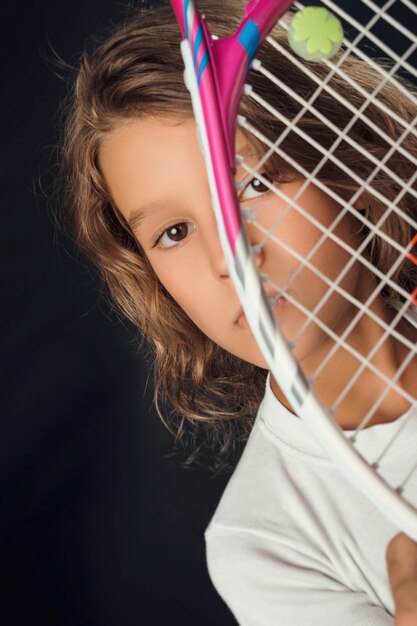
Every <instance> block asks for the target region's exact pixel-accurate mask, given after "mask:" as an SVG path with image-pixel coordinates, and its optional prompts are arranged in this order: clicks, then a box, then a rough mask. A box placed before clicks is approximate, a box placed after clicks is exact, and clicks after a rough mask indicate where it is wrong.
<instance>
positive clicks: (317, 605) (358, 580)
mask: <svg viewBox="0 0 417 626" xmlns="http://www.w3.org/2000/svg"><path fill="white" fill-rule="evenodd" d="M410 415H411V418H410V419H407V418H409V416H410ZM405 421H406V424H405V425H404V422H405ZM403 425H404V428H403V430H402V431H401V433H400V435H399V437H398V439H397V440H396V442H395V444H393V446H392V448H391V449H390V450H389V452H388V453H387V457H386V467H385V470H384V471H385V475H386V477H387V478H388V477H389V478H390V480H392V481H393V483H396V484H400V482H401V480H402V478H403V476H404V474H405V472H406V471H407V469H408V470H409V469H410V468H411V466H412V463H413V461H414V462H415V460H416V456H417V455H416V448H417V411H416V410H415V409H414V410H413V411H409V412H408V413H407V414H405V415H403V416H402V417H400V418H399V419H398V420H396V421H395V422H391V423H389V424H378V425H376V426H371V427H370V428H367V429H365V430H364V431H363V433H362V435H361V439H360V449H361V451H363V452H364V453H366V452H369V451H373V452H374V453H377V451H378V450H382V448H383V446H384V443H385V442H386V441H387V440H389V439H390V438H391V437H392V434H393V432H397V429H399V428H401V427H402V426H403ZM367 458H369V457H367ZM407 494H408V497H411V499H412V501H413V502H414V503H416V504H417V476H416V475H415V474H414V476H413V478H412V479H411V480H410V482H409V483H408V488H407ZM410 494H411V495H410ZM397 532H398V530H397V529H396V528H395V527H394V526H393V524H392V523H391V522H390V521H388V520H387V519H386V518H385V517H384V516H383V515H382V514H381V513H380V512H379V510H378V509H377V508H376V507H375V506H374V505H373V504H372V503H371V502H370V501H369V500H368V499H367V498H366V497H365V496H364V495H363V494H362V493H361V492H360V491H359V490H358V489H356V487H354V486H353V485H352V484H351V483H350V481H348V479H347V478H345V476H344V475H343V474H342V473H341V472H340V470H339V469H338V468H337V467H336V466H335V465H334V464H333V462H332V461H330V459H329V458H328V457H327V455H326V453H325V452H323V450H322V449H321V447H320V445H319V444H318V443H317V442H316V440H315V438H314V436H313V435H312V434H311V432H310V431H309V429H308V428H307V426H306V425H305V424H304V422H302V421H301V420H300V419H299V418H298V417H296V416H295V415H293V414H292V413H291V412H290V411H288V410H287V409H286V408H285V407H284V406H283V405H282V404H281V403H280V402H279V401H278V400H277V398H276V397H275V395H274V394H273V392H272V390H271V388H270V384H269V377H268V379H267V384H266V392H265V397H264V399H263V400H262V403H261V405H260V408H259V411H258V414H257V417H256V420H255V424H254V427H253V430H252V432H251V434H250V437H249V439H248V442H247V444H246V447H245V450H244V452H243V455H242V457H241V459H240V461H239V463H238V465H237V467H236V469H235V471H234V473H233V475H232V477H231V479H230V481H229V483H228V485H227V487H226V489H225V491H224V493H223V495H222V498H221V500H220V503H219V505H218V507H217V509H216V512H215V514H214V516H213V518H212V520H211V521H210V524H209V526H208V528H207V530H206V533H205V539H206V549H207V564H208V569H209V574H210V577H211V579H212V582H213V584H214V586H215V588H216V589H217V591H218V593H219V594H220V596H221V597H222V598H223V600H224V601H225V603H226V604H227V605H228V607H229V608H230V610H231V611H232V613H233V615H234V616H235V618H236V620H237V621H238V623H239V624H240V625H241V626H392V625H393V623H394V619H393V617H392V615H393V612H394V604H393V598H392V595H391V591H390V587H389V584H388V577H387V569H386V563H385V551H386V547H387V544H388V542H389V540H390V539H391V538H392V537H393V536H394V535H395V534H396V533H397Z"/></svg>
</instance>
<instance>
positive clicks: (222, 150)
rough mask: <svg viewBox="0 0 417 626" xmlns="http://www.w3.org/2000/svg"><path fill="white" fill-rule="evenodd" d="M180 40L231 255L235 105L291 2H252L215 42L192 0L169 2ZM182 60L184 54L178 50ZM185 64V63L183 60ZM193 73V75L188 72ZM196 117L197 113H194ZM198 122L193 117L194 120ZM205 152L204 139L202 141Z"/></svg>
mask: <svg viewBox="0 0 417 626" xmlns="http://www.w3.org/2000/svg"><path fill="white" fill-rule="evenodd" d="M171 5H172V7H173V9H174V11H175V13H176V16H177V19H178V23H179V25H180V27H181V31H182V35H183V38H184V40H186V41H188V44H189V50H190V52H191V54H192V62H193V63H192V65H193V67H189V65H190V60H188V67H187V68H186V72H188V81H187V82H188V87H189V89H190V91H192V87H193V84H195V82H196V84H197V88H198V92H199V96H200V103H201V107H202V113H203V115H204V122H205V129H206V133H207V143H208V146H206V148H208V150H209V152H210V157H211V162H212V166H213V175H214V179H215V183H216V188H217V190H218V194H219V198H218V199H219V205H220V209H221V212H222V214H223V221H224V226H225V231H226V236H227V240H228V243H229V246H230V249H231V252H232V254H233V256H234V254H235V248H236V241H237V239H238V237H239V234H240V232H241V229H242V225H241V219H240V210H239V205H238V203H237V199H236V194H235V188H234V180H233V175H234V173H235V149H234V146H235V134H236V125H237V114H238V107H239V101H240V99H241V97H242V91H243V87H244V84H245V80H246V76H247V73H248V70H249V68H250V64H251V62H252V60H253V57H254V54H255V52H256V50H257V49H258V47H259V45H260V44H261V43H262V41H263V40H264V38H265V37H266V35H267V34H268V32H269V31H270V29H271V28H272V26H273V25H274V24H275V22H276V21H277V20H278V18H279V17H280V16H281V15H283V13H285V11H286V10H287V9H288V8H289V7H290V6H291V5H292V0H262V1H260V0H252V1H251V2H249V3H248V4H247V6H246V9H245V13H244V16H243V21H242V23H241V25H240V26H239V28H238V29H237V31H236V32H235V33H234V34H233V35H232V36H231V37H227V38H224V39H214V38H213V37H212V35H211V34H210V32H209V30H208V28H207V25H206V22H205V19H204V17H202V16H200V15H199V12H198V9H197V7H196V5H195V2H194V0H171ZM183 56H184V51H183ZM184 61H185V62H186V65H187V60H186V59H185V58H184ZM192 72H194V76H191V75H190V74H191V73H192ZM195 113H196V117H198V112H196V111H195ZM197 122H198V119H197ZM201 143H203V148H204V138H202V141H201Z"/></svg>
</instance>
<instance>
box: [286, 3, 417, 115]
mask: <svg viewBox="0 0 417 626" xmlns="http://www.w3.org/2000/svg"><path fill="white" fill-rule="evenodd" d="M321 1H322V4H323V5H324V6H326V7H327V8H328V9H329V10H330V11H332V12H333V13H334V14H335V15H338V16H340V17H341V18H342V19H343V20H344V21H345V22H346V23H347V24H350V25H351V26H353V28H355V29H356V30H357V31H358V32H359V34H361V33H363V36H365V35H366V37H367V38H368V39H369V40H370V41H371V42H372V43H373V44H375V45H376V46H377V47H378V48H379V49H380V50H381V51H382V52H384V53H385V54H386V55H387V56H388V57H390V58H391V59H393V60H394V61H396V62H397V61H399V60H400V56H399V55H398V54H397V53H396V52H395V51H394V50H393V49H392V48H390V47H389V46H388V45H387V44H386V43H385V42H383V41H382V40H381V39H380V38H379V37H377V36H376V35H375V34H374V33H372V32H371V31H370V30H369V23H368V24H367V25H366V26H363V25H362V24H360V22H358V21H357V20H356V19H355V18H354V17H353V16H352V15H349V14H348V13H346V11H344V10H343V9H342V8H341V7H340V6H338V5H337V4H335V3H334V2H332V1H331V0H321ZM392 4H393V0H389V2H387V3H386V4H385V5H384V10H385V7H387V8H388V7H389V6H391V5H392ZM294 6H296V7H297V8H298V9H303V8H304V6H303V4H301V3H300V2H295V3H294ZM377 19H378V16H376V19H374V18H373V19H372V20H371V22H372V26H374V24H375V23H376V21H377ZM372 26H371V27H372ZM363 36H362V37H361V39H362V38H363ZM414 38H415V35H413V36H412V40H414ZM355 42H356V40H355ZM357 54H358V56H360V57H361V58H363V60H365V61H366V62H367V64H368V65H369V66H371V67H372V68H374V69H375V70H376V71H377V72H378V73H383V71H384V70H383V68H382V67H381V66H380V65H379V64H378V63H376V62H375V61H374V60H373V59H372V58H371V57H369V56H368V55H366V54H364V53H363V52H362V51H361V49H360V48H358V49H357ZM403 68H404V69H405V70H407V72H408V73H409V74H411V75H412V76H414V77H415V78H417V70H416V68H415V67H414V66H413V65H410V64H409V63H407V62H406V61H404V62H403ZM395 86H396V87H397V88H398V89H399V90H400V91H401V92H403V93H404V95H406V96H407V97H410V94H407V93H406V90H405V88H404V86H403V85H402V84H401V83H399V82H398V83H397V82H395ZM411 97H412V98H413V100H414V102H415V103H416V99H415V98H414V97H413V96H411Z"/></svg>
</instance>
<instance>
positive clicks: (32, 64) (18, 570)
mask: <svg viewBox="0 0 417 626" xmlns="http://www.w3.org/2000/svg"><path fill="white" fill-rule="evenodd" d="M123 8H124V5H123V3H116V2H105V1H99V0H94V1H93V0H90V1H87V2H82V1H80V0H71V1H66V0H63V1H60V2H51V1H46V0H45V1H44V2H35V1H31V2H22V1H18V2H15V3H14V4H12V3H2V4H1V9H0V14H1V24H2V40H1V48H2V54H1V65H2V70H1V78H2V105H3V114H2V121H3V122H4V126H3V131H2V142H1V143H2V168H1V209H2V226H1V250H2V253H3V254H2V263H1V272H2V285H3V287H2V293H1V302H2V306H1V319H2V324H1V327H2V331H3V332H2V346H1V354H2V376H1V388H2V405H1V420H0V428H1V434H0V575H1V581H0V622H1V623H2V624H4V626H12V625H20V624H27V623H30V624H35V625H37V624H41V625H42V626H49V625H54V626H64V625H65V626H67V625H68V626H81V625H83V626H84V625H88V626H93V625H94V626H95V625H99V626H113V625H114V626H116V625H117V626H128V625H129V626H130V625H131V624H132V625H133V624H134V625H135V626H138V625H141V624H144V625H146V626H147V625H149V626H151V625H153V624H155V625H156V624H158V625H162V624H164V625H167V626H170V625H176V624H181V625H182V626H187V625H188V624H189V625H190V626H191V625H192V626H195V625H196V624H198V625H199V626H205V625H207V626H208V625H211V624H219V626H220V625H229V624H235V621H234V619H233V617H232V616H231V615H230V612H229V611H228V609H227V608H226V606H225V605H224V604H223V602H222V601H221V599H220V597H219V596H218V595H217V593H216V591H215V590H214V588H213V587H212V585H211V582H210V580H209V577H208V574H207V572H206V565H205V554H204V538H203V533H204V529H205V527H206V526H207V524H208V522H209V520H210V518H211V515H212V514H213V512H214V509H215V506H216V503H217V501H218V499H219V498H220V495H221V492H222V490H223V488H224V486H225V484H226V482H227V478H228V477H227V476H221V477H217V478H215V479H211V474H210V472H209V471H208V470H204V469H199V470H194V471H191V470H185V469H183V468H182V467H181V466H180V463H181V462H182V461H183V460H184V456H183V454H181V453H180V452H178V453H177V454H175V455H174V456H168V455H169V454H170V452H171V451H172V446H173V438H172V436H171V435H170V433H169V432H168V431H167V430H166V429H165V427H164V426H163V425H162V424H161V422H160V420H159V418H158V416H157V415H156V413H155V411H154V410H153V409H152V407H151V397H152V385H151V382H150V383H149V385H148V388H147V391H146V393H145V388H146V381H147V376H148V368H147V367H146V365H145V364H144V362H143V359H142V358H141V355H140V354H137V349H136V344H135V331H134V329H133V328H131V327H130V326H129V325H128V323H127V322H126V323H125V322H123V323H122V322H121V321H120V320H118V319H117V317H116V315H115V314H114V313H111V311H110V307H108V306H107V305H106V303H105V301H104V300H103V298H100V296H99V295H98V280H97V277H96V276H95V274H94V272H93V271H92V269H91V267H89V265H88V263H87V261H86V260H85V259H84V258H83V257H82V256H80V254H79V253H77V251H76V250H74V248H73V247H72V245H71V243H70V241H69V240H65V239H64V238H63V237H62V236H61V235H60V234H59V233H57V232H56V231H55V228H54V225H53V222H52V219H51V217H50V216H49V213H50V212H51V210H52V209H51V207H50V206H49V208H48V202H47V199H46V198H45V195H44V193H43V192H42V189H43V188H45V189H46V188H47V186H48V183H49V181H50V175H49V174H48V171H49V168H50V166H51V163H53V145H54V143H55V142H56V119H55V114H56V110H57V107H58V103H59V101H60V100H61V99H62V98H63V96H64V94H65V89H66V88H65V84H64V82H63V81H61V80H59V79H58V78H57V77H56V76H55V74H54V72H55V71H57V68H56V67H55V66H54V65H52V64H51V62H50V61H49V60H48V59H51V58H52V57H53V53H52V48H53V49H54V50H55V51H56V52H57V54H59V55H60V56H61V57H62V58H63V59H64V60H65V61H67V62H75V63H76V59H77V55H78V54H79V52H80V51H81V50H82V48H83V44H84V41H85V39H86V38H87V37H88V36H89V35H90V34H91V33H100V32H103V29H104V28H106V27H108V25H109V23H110V20H113V21H117V20H118V19H119V17H120V16H121V15H122V13H123ZM51 154H52V159H51ZM40 178H41V180H39V179H40Z"/></svg>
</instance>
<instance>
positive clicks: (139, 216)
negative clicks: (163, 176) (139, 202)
mask: <svg viewBox="0 0 417 626" xmlns="http://www.w3.org/2000/svg"><path fill="white" fill-rule="evenodd" d="M241 148H242V149H241V150H239V151H238V150H236V153H237V154H239V155H241V156H242V157H243V158H247V157H249V156H253V148H252V146H251V145H250V143H244V144H243V146H241ZM162 208H163V207H162V206H160V205H157V204H149V205H147V206H144V207H141V208H139V209H136V210H135V211H133V212H132V214H131V215H130V216H129V219H128V220H127V223H128V224H129V226H130V228H131V229H132V231H134V230H135V229H136V228H138V226H140V225H141V224H142V222H143V221H144V220H145V219H146V218H147V217H148V216H149V215H150V214H151V213H155V212H158V211H161V210H162Z"/></svg>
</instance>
